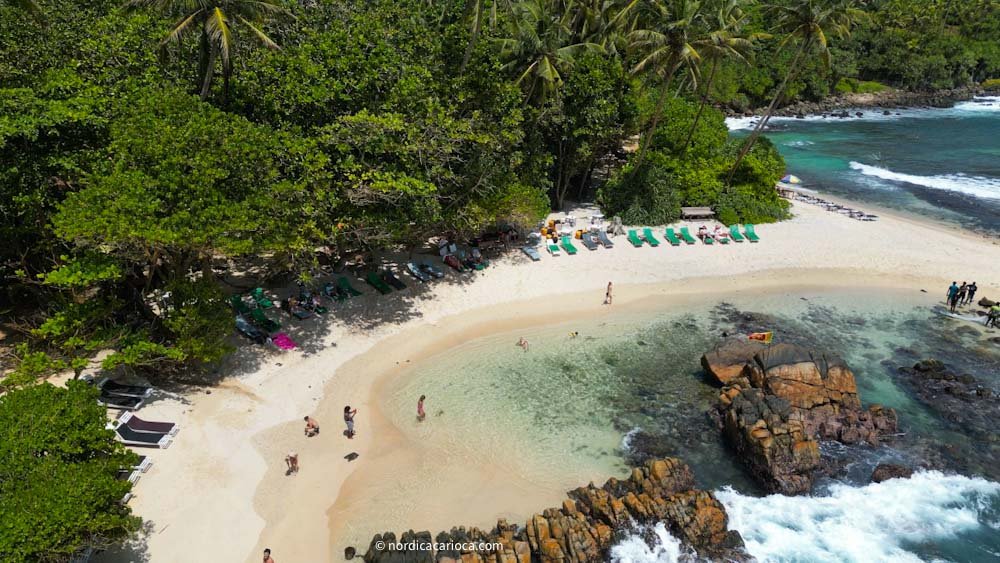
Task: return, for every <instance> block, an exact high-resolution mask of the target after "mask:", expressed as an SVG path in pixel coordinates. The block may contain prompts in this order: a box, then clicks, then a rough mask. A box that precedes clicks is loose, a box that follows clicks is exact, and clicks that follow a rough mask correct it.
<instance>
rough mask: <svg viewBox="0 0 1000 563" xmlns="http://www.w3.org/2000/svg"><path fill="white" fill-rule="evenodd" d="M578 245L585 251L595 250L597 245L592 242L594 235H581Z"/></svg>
mask: <svg viewBox="0 0 1000 563" xmlns="http://www.w3.org/2000/svg"><path fill="white" fill-rule="evenodd" d="M580 243H581V244H583V246H585V247H587V250H597V243H596V242H594V235H592V234H590V233H583V234H581V235H580Z"/></svg>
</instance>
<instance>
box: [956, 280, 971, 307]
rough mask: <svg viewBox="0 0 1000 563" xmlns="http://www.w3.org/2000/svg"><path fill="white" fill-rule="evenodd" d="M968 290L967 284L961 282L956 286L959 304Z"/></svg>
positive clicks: (962, 301)
mask: <svg viewBox="0 0 1000 563" xmlns="http://www.w3.org/2000/svg"><path fill="white" fill-rule="evenodd" d="M968 292H969V284H967V283H965V282H962V285H960V286H958V304H959V305H961V304H962V303H965V294H967V293H968Z"/></svg>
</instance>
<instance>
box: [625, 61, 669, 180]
mask: <svg viewBox="0 0 1000 563" xmlns="http://www.w3.org/2000/svg"><path fill="white" fill-rule="evenodd" d="M674 70H676V69H674V65H670V74H669V75H668V76H667V81H666V82H665V83H664V84H663V89H662V90H660V97H659V98H658V99H657V100H656V108H655V109H654V110H653V119H652V120H651V121H650V125H649V130H648V131H646V138H645V139H643V140H642V144H641V146H640V147H639V156H637V157H636V161H635V166H634V167H633V168H632V174H635V173H636V171H638V170H639V166H641V165H642V159H643V158H644V157H645V156H646V150H647V149H648V148H649V144H650V143H652V142H653V133H655V132H656V126H657V125H659V124H660V114H662V113H663V104H664V103H666V101H667V94H668V93H670V83H671V82H672V81H673V78H674Z"/></svg>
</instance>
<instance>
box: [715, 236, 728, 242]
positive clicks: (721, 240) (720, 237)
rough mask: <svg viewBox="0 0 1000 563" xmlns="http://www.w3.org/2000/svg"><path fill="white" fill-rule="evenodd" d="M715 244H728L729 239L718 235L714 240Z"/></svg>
mask: <svg viewBox="0 0 1000 563" xmlns="http://www.w3.org/2000/svg"><path fill="white" fill-rule="evenodd" d="M715 242H717V243H719V244H729V237H724V236H722V235H719V238H717V239H715Z"/></svg>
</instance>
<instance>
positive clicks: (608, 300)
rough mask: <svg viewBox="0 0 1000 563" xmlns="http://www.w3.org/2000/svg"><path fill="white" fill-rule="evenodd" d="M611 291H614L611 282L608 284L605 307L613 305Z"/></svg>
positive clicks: (605, 293)
mask: <svg viewBox="0 0 1000 563" xmlns="http://www.w3.org/2000/svg"><path fill="white" fill-rule="evenodd" d="M611 289H612V288H611V282H608V289H607V291H605V292H604V304H605V305H610V304H611Z"/></svg>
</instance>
